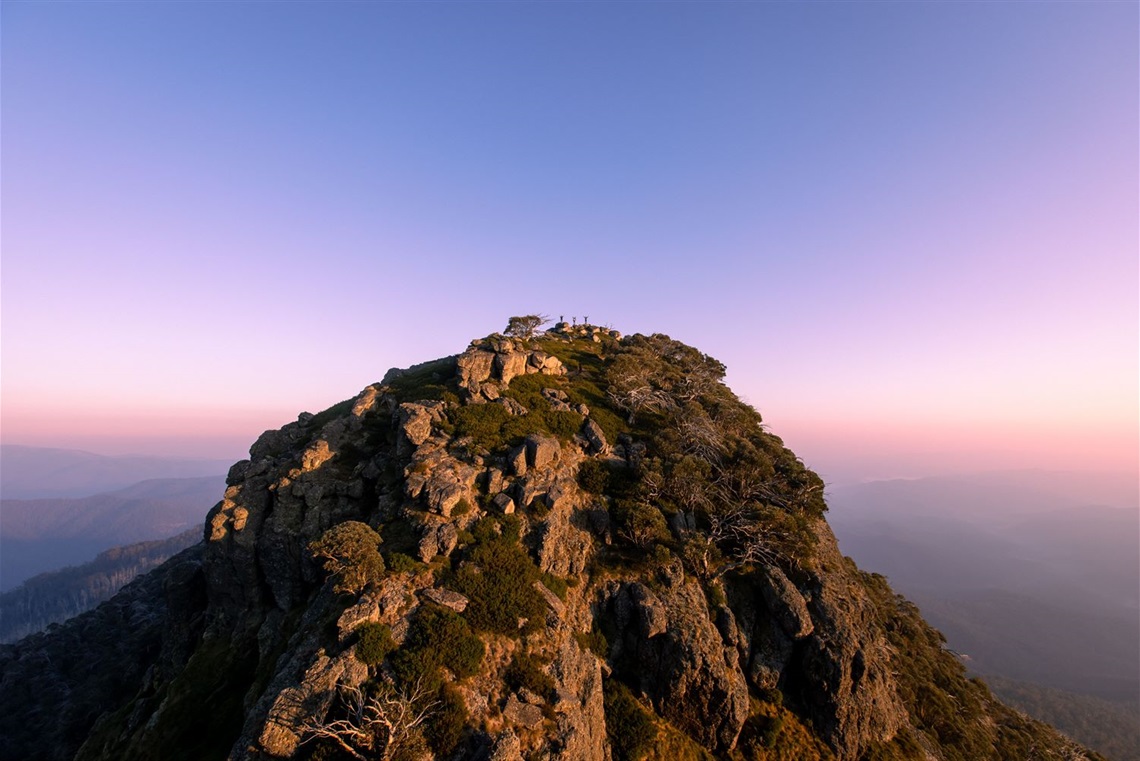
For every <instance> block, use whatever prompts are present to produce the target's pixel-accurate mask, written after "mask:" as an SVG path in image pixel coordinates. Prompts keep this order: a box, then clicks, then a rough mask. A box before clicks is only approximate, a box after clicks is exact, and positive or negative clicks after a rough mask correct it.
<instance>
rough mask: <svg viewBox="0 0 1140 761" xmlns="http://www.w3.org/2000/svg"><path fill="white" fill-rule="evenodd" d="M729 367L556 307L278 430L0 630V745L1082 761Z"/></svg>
mask: <svg viewBox="0 0 1140 761" xmlns="http://www.w3.org/2000/svg"><path fill="white" fill-rule="evenodd" d="M722 376H723V366H721V365H720V364H719V363H718V362H716V361H715V360H713V359H711V358H709V357H707V356H705V355H703V354H701V353H700V352H698V351H696V350H695V349H692V348H691V347H686V346H684V345H682V344H678V343H677V342H674V341H671V340H670V339H668V338H667V337H665V336H649V337H645V336H631V337H628V338H622V337H621V336H620V334H618V333H617V332H616V331H612V330H609V329H607V328H598V327H595V326H589V325H576V324H575V325H567V324H565V323H561V324H559V325H557V326H556V327H555V329H554V330H553V331H551V332H549V333H547V334H545V335H540V336H538V337H535V338H531V339H523V338H519V337H505V336H499V335H495V336H490V337H488V338H486V339H481V340H479V341H475V342H473V343H472V344H471V346H470V347H469V348H468V349H467V350H466V351H464V352H463V353H462V354H459V355H458V356H456V357H450V358H445V359H442V360H436V361H434V362H430V363H424V364H423V365H418V366H416V367H413V368H409V369H408V370H393V371H389V373H388V374H387V375H386V376H385V378H384V380H383V381H381V382H380V383H378V384H374V385H370V386H368V387H367V388H365V389H364V390H363V391H362V392H361V393H360V394H359V395H357V396H356V397H354V398H353V399H351V400H348V401H347V402H344V403H342V404H341V405H337V406H336V407H333V408H331V409H330V410H327V411H325V412H322V413H320V414H318V415H309V414H307V413H306V414H303V415H301V416H300V417H299V418H298V420H297V421H295V422H292V423H290V424H288V425H286V426H284V427H283V428H281V429H280V430H276V431H269V432H266V433H265V434H264V435H262V436H261V437H260V438H259V439H258V440H257V441H256V442H254V444H253V445H252V447H251V448H250V457H249V459H248V460H243V461H242V462H239V463H237V464H236V465H234V467H233V468H232V469H231V471H230V473H229V476H228V478H227V488H226V490H225V492H224V494H222V495H220V496H221V501H220V502H219V503H218V504H217V505H216V506H215V507H214V508H213V509H212V510H211V511H210V512H209V514H208V515H207V516H206V518H205V527H204V534H203V543H202V544H200V545H198V546H196V547H194V548H192V549H191V550H188V551H186V552H184V553H182V554H181V555H179V556H177V557H176V558H173V559H172V560H170V561H169V562H168V563H166V564H165V565H164V566H162V567H161V568H160V569H158V570H157V571H155V572H153V573H151V574H150V575H148V576H146V577H143V578H142V579H140V580H138V581H136V582H135V583H133V584H132V585H130V586H129V587H127V588H126V589H125V590H124V591H123V592H122V593H120V595H118V596H117V597H115V598H114V599H113V600H112V601H111V602H109V603H107V604H105V605H103V606H101V607H100V608H98V609H97V610H95V611H93V612H91V613H89V614H85V615H84V616H81V617H79V618H77V619H75V620H73V621H71V622H69V623H67V624H65V625H63V626H60V627H56V628H54V629H53V630H50V631H49V632H48V633H46V634H43V635H37V636H35V637H31V638H29V639H27V640H24V641H22V642H20V643H18V644H17V645H14V646H7V647H2V648H0V696H2V697H0V757H3V758H21V759H68V758H77V759H151V758H163V759H202V758H227V759H234V760H235V761H236V760H238V759H249V760H253V759H257V760H258V761H269V760H270V759H285V758H298V759H301V758H310V757H317V754H324V755H323V756H321V757H328V758H331V757H335V754H336V753H337V752H340V751H341V750H342V749H343V748H344V747H352V748H354V752H356V753H358V754H359V755H360V756H361V757H377V758H379V757H388V756H386V755H385V754H386V753H389V752H392V751H394V750H395V749H396V748H397V747H399V748H401V749H402V751H401V752H406V753H408V754H410V757H420V758H428V757H434V758H440V759H443V758H479V759H488V758H490V759H510V760H511V761H515V759H522V758H560V759H569V760H571V761H577V760H580V761H607V760H609V761H619V759H622V758H625V757H627V756H630V755H634V756H635V755H637V754H638V753H641V752H642V751H646V750H648V749H651V748H652V747H655V746H656V745H657V744H660V746H661V747H669V748H672V749H673V751H672V752H677V753H682V752H684V753H688V754H689V755H690V756H691V757H693V758H697V757H701V756H700V754H701V753H704V754H706V755H705V756H704V757H707V754H712V755H713V756H714V757H717V758H729V757H732V758H740V759H763V758H768V757H769V756H768V755H765V754H766V753H767V752H768V750H771V749H774V748H775V749H780V752H781V753H782V754H783V756H782V757H797V758H804V759H812V758H824V757H827V756H829V755H830V756H833V757H835V758H838V759H842V760H847V759H852V760H853V759H859V758H862V757H864V756H867V755H872V754H873V755H875V757H877V758H898V759H903V758H924V759H943V758H947V759H949V758H962V757H978V758H983V757H988V758H1001V757H1015V756H1016V754H1017V752H1018V750H1017V749H1018V748H1020V747H1021V746H1019V745H1018V744H1017V743H1019V742H1022V740H1023V739H1024V738H1030V741H1031V742H1032V746H1033V748H1034V749H1035V750H1034V752H1035V753H1037V754H1038V757H1040V758H1068V759H1077V758H1089V759H1091V758H1095V756H1094V755H1092V754H1089V753H1087V752H1086V751H1083V750H1082V749H1079V748H1077V747H1076V746H1074V745H1073V744H1072V743H1070V742H1068V741H1067V740H1065V739H1064V738H1062V737H1060V736H1059V735H1057V734H1056V733H1054V732H1052V730H1050V729H1048V728H1046V727H1044V726H1042V725H1038V724H1035V723H1033V722H1031V721H1030V720H1028V719H1025V718H1024V717H1021V716H1019V715H1017V714H1014V713H1013V712H1010V711H1008V709H1004V707H1002V706H1000V704H998V703H996V701H993V700H992V697H990V696H989V695H988V693H986V692H985V691H984V687H981V686H980V685H977V684H975V683H973V682H969V681H968V680H966V679H965V676H964V672H963V671H962V669H961V667H960V665H959V664H958V663H957V662H956V661H955V659H954V657H953V656H952V655H951V654H949V653H946V652H943V651H942V650H941V648H940V647H939V646H938V644H937V636H936V633H933V632H932V631H931V630H929V628H928V627H925V624H923V623H921V620H920V619H915V618H914V616H913V615H912V613H910V612H909V611H908V609H906V608H905V606H901V604H899V603H897V601H896V600H895V598H892V597H891V596H890V594H889V589H888V588H886V587H885V582H881V581H879V580H876V579H873V578H871V577H867V576H865V575H863V574H861V573H860V572H859V571H858V569H856V568H855V567H854V566H853V564H851V563H850V561H848V560H846V559H845V558H843V557H842V556H841V555H840V554H839V551H838V548H837V547H836V545H835V541H834V537H833V536H832V535H831V532H830V530H829V529H828V527H827V524H826V522H825V521H824V520H823V517H822V516H823V512H824V510H825V506H824V504H823V501H822V496H821V487H822V484H821V482H819V479H818V477H816V476H815V475H814V474H813V473H811V472H810V471H808V470H807V469H806V468H805V467H804V466H803V464H802V463H801V462H799V461H798V460H797V459H796V458H795V456H794V455H793V454H792V453H791V452H789V451H788V450H787V449H786V448H784V447H783V445H782V442H780V441H779V439H777V438H776V437H774V436H772V435H771V434H769V433H767V432H765V431H764V430H763V429H762V428H761V427H760V424H759V423H760V419H759V415H757V414H756V413H755V411H753V410H751V409H750V408H748V407H746V406H745V405H743V404H742V403H741V402H740V401H739V400H737V399H736V397H735V396H733V395H732V394H731V392H730V391H728V389H727V388H726V387H725V386H724V385H723V383H722V382H721V378H722ZM348 521H353V522H356V523H355V524H353V525H355V526H356V527H357V528H359V529H361V530H360V531H357V532H355V534H353V535H354V536H356V537H358V538H359V537H363V542H364V543H363V545H360V544H345V545H343V546H338V547H334V548H332V549H330V548H329V547H327V546H325V545H324V543H322V546H323V549H322V550H321V552H320V553H317V552H316V551H315V550H314V549H313V547H314V543H315V542H316V541H317V540H319V539H322V537H328V536H332V535H335V532H333V533H332V534H330V533H329V532H330V529H332V528H333V527H335V526H340V525H341V524H344V523H346V522H348ZM377 533H378V535H379V537H380V538H381V543H380V544H376V540H375V538H373V539H371V540H369V539H368V537H369V536H373V537H375V536H376V535H377ZM338 536H339V535H338ZM346 541H347V540H346ZM369 542H371V544H372V545H376V546H369ZM381 555H382V559H381V557H380V556H381ZM362 568H366V569H368V572H367V573H364V574H363V575H361V573H354V572H353V571H354V569H355V570H356V571H359V570H360V569H362ZM884 590H886V591H884ZM904 636H905V637H906V639H905V641H904V639H900V637H904ZM900 648H909V649H910V650H911V651H912V652H908V653H905V654H903V653H900ZM906 657H911V658H916V659H919V660H921V662H922V663H923V664H924V666H923V668H924V669H928V670H929V669H934V670H936V671H937V673H938V674H939V677H938V681H937V682H930V683H925V682H923V683H921V684H920V685H919V686H921V687H922V689H917V688H916V684H919V683H918V682H916V681H915V680H920V679H924V678H926V677H923V676H922V675H921V674H920V673H919V672H918V671H915V670H913V669H909V667H908V664H907V662H906V661H905V660H900V659H902V658H906ZM947 696H949V697H947ZM923 701H926V702H923ZM943 705H957V706H959V707H960V713H962V715H963V716H966V718H965V719H960V718H958V717H956V716H950V715H943V714H942V713H939V711H940V710H941V708H939V706H943ZM967 714H968V715H967ZM368 717H372V718H371V720H370V719H369V718H368ZM370 721H371V723H369V722H370ZM939 722H941V723H939ZM349 730H351V731H349ZM337 732H341V733H342V734H341V735H340V740H339V741H334V740H332V739H330V738H331V736H332V734H335V733H337ZM615 732H616V733H619V735H620V736H618V735H615V734H614V733H615ZM330 733H331V734H330ZM622 733H624V734H622ZM805 738H806V739H805ZM635 742H639V743H641V745H640V746H631V745H630V743H635ZM978 748H988V749H989V751H977V749H978ZM678 749H681V750H678ZM684 749H687V750H684ZM987 752H988V753H989V754H990V755H988V756H987V755H986V753H987ZM978 753H981V755H978ZM971 754H972V755H971ZM1065 754H1067V755H1065Z"/></svg>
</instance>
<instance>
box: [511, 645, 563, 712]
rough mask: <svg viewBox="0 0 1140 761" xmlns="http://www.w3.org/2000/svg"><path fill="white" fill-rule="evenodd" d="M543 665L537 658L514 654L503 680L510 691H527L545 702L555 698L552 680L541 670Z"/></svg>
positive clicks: (520, 653) (525, 654)
mask: <svg viewBox="0 0 1140 761" xmlns="http://www.w3.org/2000/svg"><path fill="white" fill-rule="evenodd" d="M544 665H545V664H544V663H543V661H542V660H541V659H539V658H536V657H535V656H533V655H528V654H527V653H522V652H518V653H515V656H514V658H512V659H511V663H510V665H509V666H507V670H506V671H505V672H504V673H503V679H504V680H505V681H506V683H507V686H508V687H510V688H511V689H512V690H518V689H527V690H530V691H531V692H533V693H534V694H535V695H538V696H540V697H542V698H544V699H546V700H553V699H554V697H555V684H554V679H553V678H551V676H550V675H549V674H547V673H546V672H545V671H543V670H542V667H543V666H544Z"/></svg>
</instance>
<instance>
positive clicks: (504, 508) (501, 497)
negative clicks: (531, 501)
mask: <svg viewBox="0 0 1140 761" xmlns="http://www.w3.org/2000/svg"><path fill="white" fill-rule="evenodd" d="M491 504H493V505H494V506H495V508H496V509H497V510H498V511H499V512H500V513H502V514H503V515H510V514H511V513H513V512H514V511H515V501H514V500H513V499H511V497H510V495H509V494H507V493H506V492H500V493H499V494H496V495H495V498H494V499H492V500H491Z"/></svg>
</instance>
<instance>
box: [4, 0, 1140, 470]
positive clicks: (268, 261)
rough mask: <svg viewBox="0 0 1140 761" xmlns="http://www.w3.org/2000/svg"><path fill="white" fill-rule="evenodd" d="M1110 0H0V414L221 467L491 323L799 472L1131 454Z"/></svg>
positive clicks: (63, 433)
mask: <svg viewBox="0 0 1140 761" xmlns="http://www.w3.org/2000/svg"><path fill="white" fill-rule="evenodd" d="M1138 8H1140V6H1138V5H1137V4H1136V3H1132V2H1095V1H1086V2H1079V3H1078V2H1064V3H1061V2H1057V3H1054V2H1025V3H1014V2H972V3H965V2H955V3H949V2H947V3H939V2H930V3H901V2H898V3H896V2H842V3H829V2H813V3H777V2H772V3H762V2H756V3H747V2H700V3H688V2H660V3H658V2H620V3H607V2H574V3H572V2H533V3H529V2H469V3H468V2H465V3H449V2H433V3H400V2H390V3H364V2H354V3H348V2H345V3H338V2H320V3H308V2H290V3H269V2H250V3H241V2H232V3H212V2H211V3H208V2H167V3H139V2H129V3H126V2H125V3H118V2H77V3H70V2H51V3H40V2H36V3H25V2H14V1H12V0H3V2H2V3H0V20H2V26H0V41H2V46H0V115H2V120H0V153H2V164H0V204H2V206H0V214H2V218H0V221H2V226H0V439H2V440H3V442H4V443H20V444H31V445H39V446H64V447H78V448H84V449H88V450H90V451H96V452H101V453H107V454H115V453H125V452H133V453H147V454H164V455H194V456H202V457H223V458H227V457H228V458H233V459H237V458H240V457H242V456H243V454H244V453H245V451H246V450H247V449H248V446H249V444H250V443H251V442H252V440H253V439H254V438H255V437H256V436H257V435H258V434H259V433H260V432H261V431H262V430H265V429H267V428H276V427H278V426H280V425H283V424H284V423H286V422H289V421H290V420H293V419H295V417H296V415H297V413H298V412H300V411H302V410H308V411H314V412H315V411H318V410H320V409H323V408H325V407H327V406H329V405H331V404H333V403H335V402H338V401H340V400H342V399H345V398H347V397H350V396H353V395H355V394H356V393H357V392H359V391H360V389H362V388H363V387H364V386H365V385H367V384H369V383H372V382H374V381H376V380H378V379H379V378H381V377H382V376H383V375H384V373H385V371H386V370H387V369H388V368H389V367H393V366H407V365H409V364H411V363H414V362H419V361H423V360H426V359H430V358H434V357H438V356H443V355H447V354H454V353H457V352H459V351H462V350H463V349H464V348H465V347H466V345H467V343H468V342H469V341H470V340H471V339H473V338H476V337H479V336H483V335H486V334H488V333H491V332H493V331H496V330H501V329H502V328H503V327H504V326H505V324H506V321H507V318H508V317H509V316H511V315H515V314H528V313H545V314H548V315H551V316H553V317H557V316H559V315H562V316H565V317H567V318H570V317H572V316H573V317H576V318H577V319H579V320H581V319H583V318H585V317H587V316H588V317H589V319H590V321H591V322H593V323H595V324H604V325H610V326H612V327H615V328H617V329H619V330H621V331H623V332H625V333H634V332H644V333H654V332H661V333H667V334H669V335H671V336H672V337H674V338H677V339H679V340H682V341H684V342H686V343H689V344H692V345H695V346H697V347H698V348H700V349H701V350H702V351H705V352H706V353H708V354H710V355H712V356H714V357H716V358H718V359H720V360H721V361H723V362H724V363H725V364H726V365H727V366H728V368H729V373H728V378H727V380H728V383H729V385H730V386H732V388H733V389H734V390H735V391H737V393H739V394H741V395H742V396H743V397H744V398H745V399H747V400H748V401H749V402H750V403H752V404H753V405H755V406H756V407H757V408H758V409H759V410H760V411H761V413H762V414H763V416H764V418H765V420H766V422H767V423H768V425H769V426H770V429H771V430H772V431H773V432H775V433H776V434H778V435H780V436H782V437H783V438H784V440H785V441H786V442H787V443H788V444H789V446H791V447H792V448H793V449H794V450H795V451H796V452H797V454H799V455H800V456H801V457H802V458H803V459H804V461H805V462H806V463H807V464H808V465H809V466H811V467H814V468H816V469H817V470H819V471H820V472H821V473H822V474H823V475H824V476H825V478H826V479H828V480H830V481H843V480H852V479H859V478H874V477H890V476H921V475H932V474H938V473H944V472H954V471H962V470H979V469H981V470H986V469H997V468H1065V469H1071V470H1106V469H1114V470H1119V469H1130V470H1134V469H1136V468H1137V460H1138V458H1140V443H1138V442H1140V433H1138V430H1140V409H1138V397H1140V348H1138V347H1140V270H1138V268H1140V264H1138V259H1140V256H1138V250H1140V246H1138V242H1140V238H1138V235H1140V233H1138V229H1140V222H1138V208H1140V190H1138V188H1140V181H1138V176H1140V169H1138V167H1140V152H1138V135H1140V116H1138V114H1140V104H1138V98H1140V96H1138V93H1140V82H1138V71H1140V52H1138V51H1140V42H1138V35H1140V33H1138V31H1137V30H1138V29H1140V18H1138V17H1140V10H1138Z"/></svg>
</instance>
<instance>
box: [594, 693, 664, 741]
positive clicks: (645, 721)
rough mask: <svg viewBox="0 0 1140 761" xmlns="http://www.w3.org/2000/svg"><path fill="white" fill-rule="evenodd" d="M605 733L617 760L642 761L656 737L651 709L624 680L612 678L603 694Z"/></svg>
mask: <svg viewBox="0 0 1140 761" xmlns="http://www.w3.org/2000/svg"><path fill="white" fill-rule="evenodd" d="M602 697H603V700H604V706H605V712H606V735H607V736H609V739H610V747H611V749H612V750H613V756H614V760H615V761H639V759H641V758H643V757H644V756H645V754H646V753H648V752H649V750H650V749H651V748H652V747H653V744H654V742H656V740H657V727H656V726H654V724H653V719H652V718H651V716H650V714H649V712H648V711H647V710H645V708H644V707H642V705H641V703H640V702H638V700H637V698H635V697H634V696H633V693H632V692H630V691H629V688H628V687H626V686H625V685H624V684H622V683H621V682H618V681H616V680H613V679H610V680H607V681H606V683H605V687H604V691H603V693H602Z"/></svg>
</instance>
